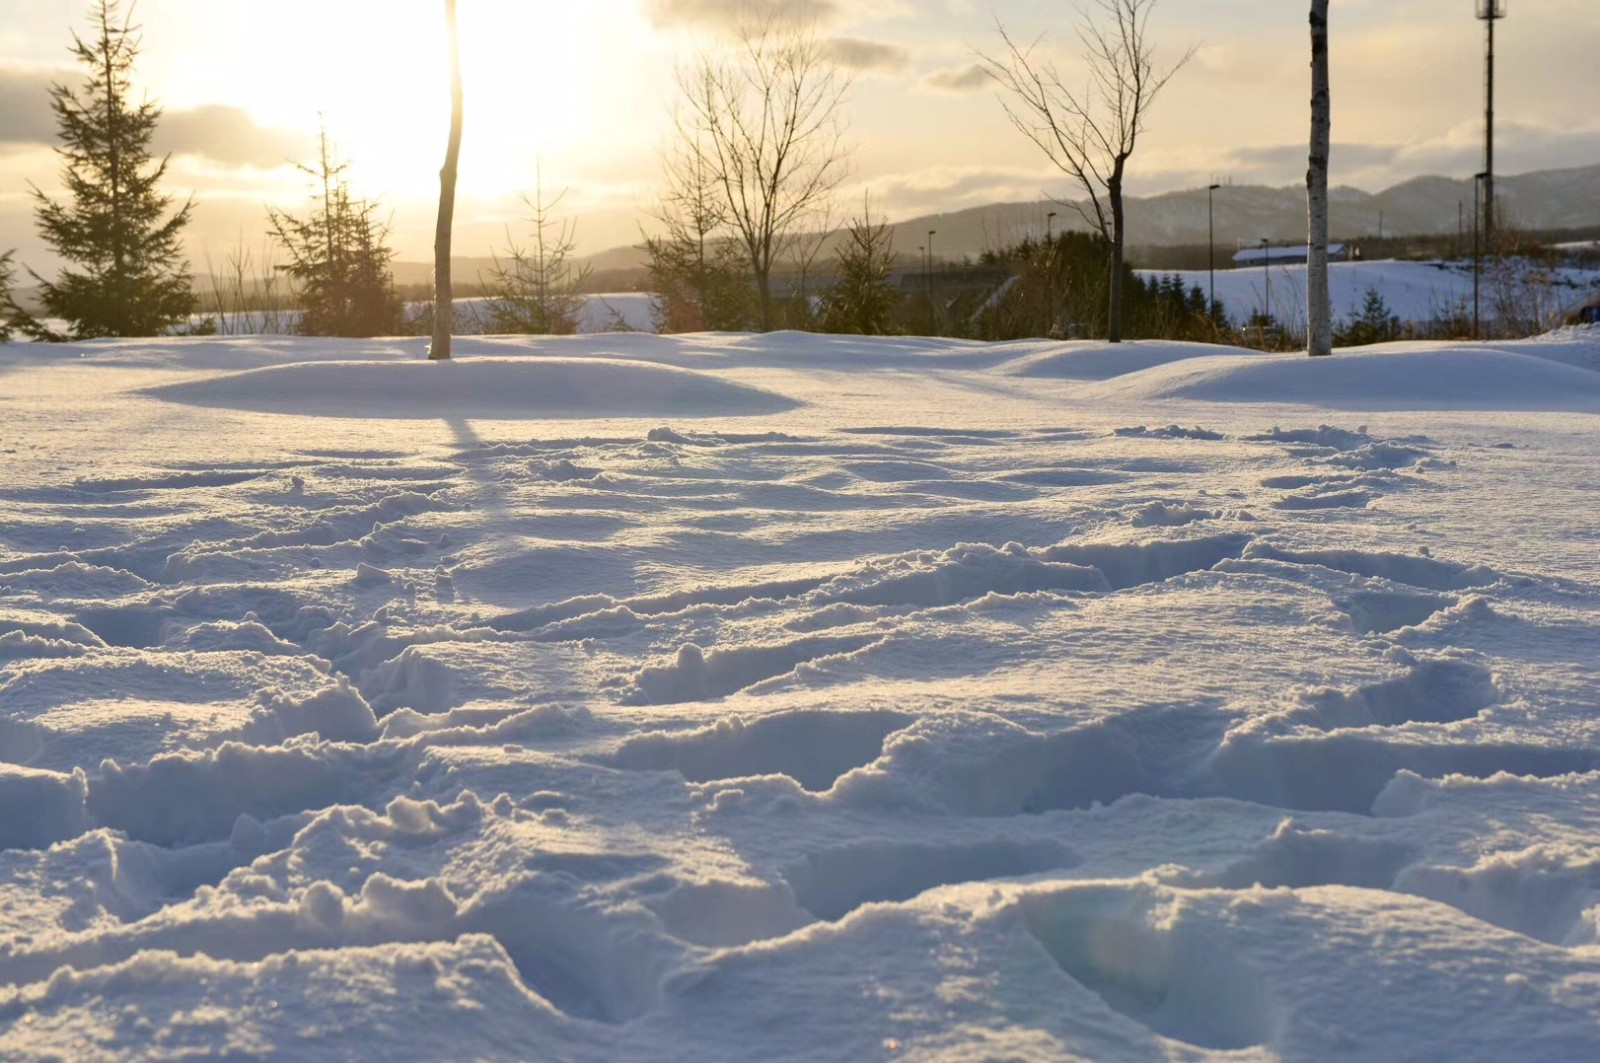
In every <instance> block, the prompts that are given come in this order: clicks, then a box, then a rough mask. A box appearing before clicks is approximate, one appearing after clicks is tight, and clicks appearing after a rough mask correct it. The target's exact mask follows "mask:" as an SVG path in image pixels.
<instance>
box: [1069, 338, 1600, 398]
mask: <svg viewBox="0 0 1600 1063" xmlns="http://www.w3.org/2000/svg"><path fill="white" fill-rule="evenodd" d="M1213 349H1214V348H1213ZM1081 397H1083V398H1088V399H1118V400H1124V401H1126V400H1134V401H1142V400H1148V399H1196V400H1199V401H1202V402H1283V403H1300V404H1305V405H1320V406H1327V407H1333V408H1340V409H1465V410H1493V409H1512V410H1526V409H1592V408H1594V407H1596V406H1600V373H1596V372H1591V371H1589V370H1585V369H1580V368H1576V367H1574V366H1571V365H1567V364H1563V363H1561V362H1559V361H1556V360H1554V359H1550V358H1539V357H1533V356H1530V355H1524V354H1516V353H1512V352H1509V351H1502V350H1495V349H1484V348H1469V347H1450V346H1441V345H1437V344H1422V343H1405V344H1387V345H1383V346H1378V347H1364V348H1360V349H1358V350H1343V351H1340V352H1338V353H1337V354H1336V355H1335V356H1334V357H1332V358H1307V357H1305V356H1304V355H1303V354H1282V355H1264V354H1249V355H1216V356H1212V357H1205V358H1198V357H1197V358H1188V359H1184V360H1173V361H1170V362H1168V363H1166V364H1164V365H1160V366H1157V367H1155V368H1151V369H1146V370H1143V371H1140V372H1137V373H1131V374H1127V375H1124V376H1120V377H1117V378H1116V379H1113V380H1107V381H1105V382H1103V383H1101V384H1099V385H1095V386H1091V387H1089V388H1086V389H1085V391H1084V392H1083V393H1082V395H1081Z"/></svg>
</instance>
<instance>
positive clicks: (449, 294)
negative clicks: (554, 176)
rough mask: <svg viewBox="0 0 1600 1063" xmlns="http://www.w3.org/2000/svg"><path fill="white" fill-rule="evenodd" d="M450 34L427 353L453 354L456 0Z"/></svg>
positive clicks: (448, 6)
mask: <svg viewBox="0 0 1600 1063" xmlns="http://www.w3.org/2000/svg"><path fill="white" fill-rule="evenodd" d="M444 18H445V24H446V26H447V27H448V32H449V37H450V143H449V146H448V147H447V148H446V149H445V155H444V167H443V168H442V169H441V170H440V171H439V223H438V227H437V228H436V229H435V230H434V236H433V343H432V345H431V346H429V348H428V357H429V358H430V359H434V360H439V359H444V358H449V357H450V335H451V333H452V331H453V327H454V324H455V323H454V321H453V320H452V311H453V310H454V308H455V302H454V292H453V290H452V287H451V283H450V236H451V228H452V226H453V224H454V222H455V213H456V167H457V165H458V164H459V162H460V160H461V41H460V38H459V36H458V34H457V33H456V0H444Z"/></svg>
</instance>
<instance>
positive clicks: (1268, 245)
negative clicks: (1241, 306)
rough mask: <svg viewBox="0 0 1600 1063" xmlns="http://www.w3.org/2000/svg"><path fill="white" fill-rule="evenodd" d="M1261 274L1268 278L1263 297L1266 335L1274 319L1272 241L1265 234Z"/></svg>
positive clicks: (1262, 323) (1262, 315)
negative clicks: (1269, 323) (1269, 324)
mask: <svg viewBox="0 0 1600 1063" xmlns="http://www.w3.org/2000/svg"><path fill="white" fill-rule="evenodd" d="M1261 275H1262V276H1263V277H1265V278H1266V285H1265V288H1264V291H1263V294H1262V297H1261V332H1262V335H1265V334H1266V331H1267V322H1268V321H1271V320H1272V241H1271V240H1270V239H1269V238H1267V237H1265V236H1263V237H1262V238H1261Z"/></svg>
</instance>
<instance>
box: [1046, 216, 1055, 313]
mask: <svg viewBox="0 0 1600 1063" xmlns="http://www.w3.org/2000/svg"><path fill="white" fill-rule="evenodd" d="M1044 242H1045V243H1046V244H1047V245H1048V246H1049V248H1050V254H1049V255H1048V256H1047V257H1046V258H1045V269H1047V270H1049V271H1050V301H1049V302H1048V303H1046V304H1045V330H1044V334H1045V335H1046V336H1048V337H1050V338H1051V339H1055V335H1056V212H1055V211H1053V210H1052V211H1051V212H1050V213H1048V214H1046V215H1045V216H1044Z"/></svg>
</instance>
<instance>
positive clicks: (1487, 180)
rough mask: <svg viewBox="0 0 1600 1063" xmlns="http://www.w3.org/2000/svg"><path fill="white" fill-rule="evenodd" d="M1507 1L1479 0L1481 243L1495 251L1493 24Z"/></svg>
mask: <svg viewBox="0 0 1600 1063" xmlns="http://www.w3.org/2000/svg"><path fill="white" fill-rule="evenodd" d="M1506 2H1507V0H1478V18H1479V19H1480V20H1481V21H1482V22H1483V24H1484V28H1485V41H1484V52H1483V55H1484V59H1483V175H1482V176H1483V244H1484V246H1485V247H1486V248H1488V249H1489V254H1490V255H1493V254H1494V24H1495V22H1497V21H1498V20H1500V19H1503V18H1505V17H1506Z"/></svg>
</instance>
